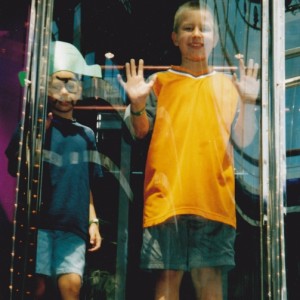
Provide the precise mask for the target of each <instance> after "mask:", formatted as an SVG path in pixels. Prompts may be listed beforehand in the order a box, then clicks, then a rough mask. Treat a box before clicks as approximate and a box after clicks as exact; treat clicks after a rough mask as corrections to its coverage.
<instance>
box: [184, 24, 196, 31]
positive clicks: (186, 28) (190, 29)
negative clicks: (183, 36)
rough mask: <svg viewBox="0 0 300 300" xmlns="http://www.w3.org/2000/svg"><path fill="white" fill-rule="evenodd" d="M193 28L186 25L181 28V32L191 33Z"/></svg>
mask: <svg viewBox="0 0 300 300" xmlns="http://www.w3.org/2000/svg"><path fill="white" fill-rule="evenodd" d="M193 29H194V27H193V26H191V25H186V26H183V30H184V31H193Z"/></svg>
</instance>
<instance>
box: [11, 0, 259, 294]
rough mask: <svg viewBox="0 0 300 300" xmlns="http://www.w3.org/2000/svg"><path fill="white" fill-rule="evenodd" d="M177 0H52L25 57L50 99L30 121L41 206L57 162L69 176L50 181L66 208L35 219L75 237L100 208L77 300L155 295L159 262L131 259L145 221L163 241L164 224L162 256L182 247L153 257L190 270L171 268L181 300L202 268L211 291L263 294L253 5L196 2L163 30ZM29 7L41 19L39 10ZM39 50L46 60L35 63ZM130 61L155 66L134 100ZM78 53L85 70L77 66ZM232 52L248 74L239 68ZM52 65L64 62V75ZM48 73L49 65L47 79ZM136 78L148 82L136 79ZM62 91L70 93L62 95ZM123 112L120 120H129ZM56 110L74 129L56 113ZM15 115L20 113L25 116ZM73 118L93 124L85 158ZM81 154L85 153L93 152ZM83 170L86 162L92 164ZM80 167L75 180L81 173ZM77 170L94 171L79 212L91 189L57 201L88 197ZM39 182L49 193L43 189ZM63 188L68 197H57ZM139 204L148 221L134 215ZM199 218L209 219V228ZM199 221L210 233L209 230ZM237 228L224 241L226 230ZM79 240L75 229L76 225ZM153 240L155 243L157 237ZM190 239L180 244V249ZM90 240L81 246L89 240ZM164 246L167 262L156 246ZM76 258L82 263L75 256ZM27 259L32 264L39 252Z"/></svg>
mask: <svg viewBox="0 0 300 300" xmlns="http://www.w3.org/2000/svg"><path fill="white" fill-rule="evenodd" d="M183 3H184V1H176V2H174V1H172V2H170V1H168V2H167V1H158V0H156V1H154V0H152V1H138V0H135V1H133V0H132V1H126V0H122V1H120V0H114V1H113V0H105V1H100V2H99V1H96V0H94V1H75V0H74V1H68V2H66V1H59V0H56V1H54V6H53V15H52V16H51V25H50V26H49V27H50V28H47V29H49V31H50V40H51V41H50V43H49V45H48V44H47V41H46V40H43V38H42V40H41V41H39V40H38V39H35V41H34V43H33V44H34V45H36V46H37V48H38V49H39V47H41V48H40V49H42V50H41V52H40V53H39V54H35V58H36V59H37V65H40V66H42V67H41V68H42V70H41V73H42V71H45V68H46V66H47V67H48V70H47V72H46V73H47V75H49V76H52V77H51V78H50V79H49V81H47V80H46V81H45V84H44V85H43V87H41V86H39V87H37V89H38V90H39V89H40V90H41V89H43V90H44V91H45V89H46V90H47V93H48V95H49V96H51V97H52V99H47V101H46V102H47V103H44V104H45V106H43V112H42V113H44V114H45V115H44V117H45V118H44V119H43V121H41V122H42V124H44V125H43V126H45V136H44V137H43V141H42V145H43V154H42V157H43V160H44V164H43V169H42V171H43V172H42V179H43V180H42V183H41V188H42V192H41V194H40V195H41V199H42V200H41V201H42V203H40V204H41V206H40V212H39V214H40V216H44V214H43V213H45V211H46V210H45V203H50V202H51V201H54V199H55V198H54V197H53V198H51V193H52V191H53V190H54V187H56V186H54V184H53V185H52V186H50V187H49V186H47V184H48V182H53V181H54V180H56V182H55V183H56V184H61V183H62V181H63V178H66V177H64V176H65V174H66V173H65V172H71V173H69V178H67V179H68V181H66V182H68V184H67V183H65V185H64V184H63V185H62V186H61V189H60V190H59V195H58V196H57V198H58V197H60V198H61V202H60V203H64V205H63V206H62V207H60V209H61V210H60V211H58V208H57V207H56V208H55V207H50V208H49V207H48V209H49V210H48V212H49V211H51V209H54V208H55V209H57V210H56V212H55V213H53V215H55V217H56V218H55V222H54V221H53V222H51V224H49V223H50V222H45V221H46V217H45V219H42V221H43V224H44V225H43V226H44V229H50V230H54V229H55V230H62V231H71V232H72V233H74V234H75V235H76V236H78V232H76V230H75V231H74V229H75V228H77V225H78V219H77V218H75V217H79V219H81V217H82V218H85V219H86V220H85V221H84V222H86V223H87V222H88V219H89V220H93V219H95V217H96V216H97V218H99V223H100V232H101V237H102V238H103V239H102V244H101V248H100V249H99V250H97V251H94V252H86V255H85V262H86V264H85V268H84V273H83V277H82V279H83V285H82V288H81V291H80V293H81V298H82V299H135V298H140V291H141V290H142V291H143V296H142V298H143V299H145V300H146V299H149V300H150V299H153V297H154V294H155V293H156V287H155V284H156V282H157V280H158V278H159V277H158V276H157V275H158V274H159V271H158V272H157V270H156V267H155V271H153V272H152V268H150V269H149V270H148V269H147V270H145V269H144V267H145V266H144V267H143V268H142V267H141V260H140V253H141V249H142V243H143V232H144V228H147V231H145V232H147V233H149V234H150V231H149V232H148V229H149V228H153V227H155V228H157V227H163V226H162V225H165V224H167V225H166V227H167V226H168V227H169V228H170V232H171V236H169V238H168V239H167V238H166V237H167V234H166V235H165V236H164V238H162V239H161V241H160V242H162V241H165V242H166V243H165V247H166V249H167V250H166V252H168V251H169V250H170V248H172V249H171V250H173V249H175V247H177V248H180V249H177V250H178V251H179V250H181V251H182V252H185V251H186V252H185V254H184V255H183V254H182V252H181V253H180V255H178V258H177V257H176V258H175V260H173V262H172V263H170V264H169V265H168V267H166V266H164V267H163V268H165V269H167V270H169V269H172V270H173V269H176V270H177V269H179V270H182V271H187V272H184V273H183V272H181V273H180V274H181V275H182V276H183V277H182V283H181V285H180V288H179V289H178V293H179V294H180V297H181V298H180V299H192V298H193V297H195V287H194V283H195V282H193V281H197V282H198V280H199V278H202V276H204V277H205V276H207V275H213V280H212V282H213V288H211V287H209V286H208V285H207V284H206V283H205V284H204V286H205V287H206V290H208V292H210V293H211V292H217V291H220V294H219V295H221V296H220V297H221V298H222V299H231V300H233V299H260V298H261V294H262V287H261V282H262V273H261V270H262V268H261V265H262V262H261V257H260V253H261V244H260V242H261V236H260V234H261V222H260V221H261V220H260V218H261V213H262V212H261V207H262V206H263V205H262V204H261V199H260V183H261V178H260V164H259V161H260V143H261V134H260V113H261V111H260V96H259V94H260V93H259V89H260V84H259V83H260V67H261V28H262V20H261V18H262V14H261V11H262V7H261V4H260V1H234V0H232V1H229V0H228V1H222V2H221V1H217V0H215V1H213V0H210V1H205V3H207V4H208V5H209V7H210V10H207V7H202V6H201V10H200V11H199V8H198V7H196V8H195V7H192V8H185V10H184V12H182V13H181V15H180V17H178V19H177V22H178V26H179V27H178V29H176V30H175V29H174V30H175V31H174V33H173V34H172V31H173V18H174V14H175V12H176V11H177V8H178V6H179V5H181V4H183ZM36 16H40V15H39V13H38V12H36ZM46 19H47V18H46ZM32 22H33V20H31V24H32ZM41 28H43V27H42V26H41V27H40V28H39V29H40V30H41ZM176 28H177V27H176ZM57 42H58V43H57ZM61 42H63V44H60V43H61ZM65 43H67V44H65ZM28 44H30V41H29V42H28ZM53 45H61V46H62V50H61V51H62V52H59V55H57V56H54V57H56V58H55V59H57V60H58V61H59V63H60V64H57V65H56V60H55V59H54V62H53V61H52V57H53V54H52V52H51V51H52V49H53V48H52V47H53ZM48 46H49V48H48ZM55 47H56V46H55ZM59 47H60V46H59ZM74 47H75V48H74ZM67 48H68V54H69V55H71V52H72V53H73V54H74V53H75V52H76V51H77V50H78V51H79V54H78V53H77V54H76V55H75V54H74V56H75V60H74V59H73V60H71V59H70V56H65V53H66V52H65V51H66V49H67ZM38 49H36V50H38ZM54 49H56V48H54ZM76 49H77V50H76ZM48 50H49V58H50V59H49V61H47V60H46V59H45V56H46V55H47V51H48ZM70 51H71V52H70ZM180 51H182V53H184V54H180ZM184 51H187V52H184ZM36 53H38V51H37V52H36ZM199 53H200V54H199ZM73 54H72V55H73ZM81 56H82V57H81ZM131 58H134V59H136V63H137V61H138V59H140V58H142V59H143V60H144V72H143V74H142V75H143V77H144V78H145V79H146V80H147V82H149V81H148V80H151V79H150V77H151V76H153V75H154V74H156V75H157V77H156V80H155V83H154V81H153V82H152V83H153V86H152V89H151V91H152V93H151V94H149V93H148V94H149V95H148V97H147V101H146V102H145V101H144V102H139V103H137V102H136V103H135V100H141V99H140V98H139V99H134V96H132V95H131V96H130V95H129V90H128V85H127V89H126V87H125V89H124V85H125V82H127V83H128V80H129V77H128V75H129V74H128V72H127V74H126V69H125V68H124V65H125V63H126V62H129V60H130V59H131ZM81 59H84V60H85V62H86V64H87V65H88V66H86V65H85V64H83V65H82V64H80V61H81ZM242 59H243V60H244V63H245V67H246V70H244V66H243V65H241V66H240V63H241V60H242ZM252 59H253V61H252ZM249 60H250V64H249ZM252 63H253V64H252ZM255 63H258V65H255ZM251 64H252V65H251ZM62 65H63V66H64V67H62ZM91 65H92V66H93V67H91ZM33 66H34V64H33ZM170 67H171V69H170ZM256 68H257V69H256ZM253 69H254V72H253ZM56 71H60V72H61V71H64V72H65V71H71V72H72V75H70V74H69V73H56ZM100 72H101V76H100ZM256 72H257V74H256ZM73 73H75V74H76V76H73V75H74V74H73ZM157 73H158V74H157ZM53 74H56V75H55V76H54V77H53ZM235 74H236V79H235V80H234V78H235V77H234V76H235ZM77 75H80V76H77ZM118 75H121V77H122V80H123V84H120V82H119V80H118ZM133 75H134V72H133ZM41 76H42V74H41ZM68 76H69V77H68ZM164 76H166V77H164ZM38 78H39V77H38ZM43 79H45V78H43ZM41 80H42V79H41ZM80 81H82V95H80V96H81V97H80V100H78V102H76V105H75V106H74V112H72V110H73V107H70V102H71V103H72V101H75V100H77V98H74V97H77V93H78V92H79V91H80V84H79V82H80ZM141 84H142V86H143V87H145V85H147V83H145V82H144V80H142V82H141ZM170 86H172V89H171V88H170ZM135 88H136V87H135ZM165 89H166V90H165ZM62 91H64V93H65V94H66V95H68V96H64V95H61V94H63V92H62ZM149 91H150V89H148V92H149ZM146 94H147V93H146ZM70 95H71V96H70ZM68 97H69V98H68ZM141 98H142V97H141ZM53 99H54V100H53ZM48 100H49V101H50V102H48ZM156 101H157V104H156ZM49 103H50V104H49ZM130 103H131V104H130ZM146 103H147V104H146ZM153 103H154V104H153ZM72 104H75V103H72ZM129 104H130V106H129ZM136 104H137V105H136ZM145 104H146V108H145V109H144V106H145ZM33 105H36V103H33ZM36 108H37V110H38V109H39V108H40V106H39V105H37V106H36ZM67 108H70V111H67ZM50 109H52V113H53V114H56V115H57V116H54V118H53V119H52V121H51V122H54V123H51V124H52V125H51V126H52V131H48V130H49V128H51V127H49V128H47V126H48V125H47V124H48V123H47V122H46V116H47V114H48V112H49V110H50ZM130 110H131V112H130ZM38 112H40V111H39V110H38ZM72 113H73V114H72ZM126 113H128V114H129V113H130V115H131V116H129V118H126ZM146 115H147V116H148V117H149V119H150V120H152V121H153V127H152V126H151V125H150V131H149V135H148V133H147V135H146V136H145V137H143V138H141V139H139V138H138V139H136V138H135V137H134V135H133V133H134V132H133V131H132V130H131V129H132V128H131V127H130V124H131V121H132V122H135V120H137V122H139V121H138V120H142V119H143V118H145V117H146ZM34 116H35V114H34ZM66 116H67V118H68V119H70V120H69V121H70V122H71V123H72V125H70V124H69V123H70V122H69V123H66V122H65V120H61V117H62V118H63V119H64V118H65V117H66ZM154 116H155V117H154ZM30 117H31V116H30ZM151 117H152V118H151ZM25 119H30V118H29V116H27V115H26V116H25ZM75 119H76V120H75ZM37 122H38V121H37ZM63 122H64V123H63ZM77 123H80V124H82V125H84V126H88V127H90V128H91V129H92V131H93V133H94V135H95V142H96V147H97V149H95V148H93V147H92V146H91V145H90V144H93V138H92V137H89V139H88V141H89V148H88V151H87V152H88V155H87V154H86V152H84V151H82V147H81V148H80V147H79V146H78V145H81V146H82V144H81V142H82V139H83V138H82V136H83V135H84V138H85V139H87V137H86V135H89V134H90V133H91V132H90V131H88V130H87V129H85V131H84V133H83V134H82V135H81V136H77V135H80V134H78V132H77V131H75V129H74V132H73V131H72V130H73V126H78V127H80V125H79V124H77ZM74 124H75V125H74ZM178 124H179V125H178ZM128 126H129V127H128ZM53 128H54V129H55V130H57V132H56V134H59V137H60V139H61V140H64V138H66V137H67V138H68V139H70V140H72V137H73V136H72V135H76V137H77V140H76V141H75V143H74V145H76V146H78V147H79V148H76V149H75V150H74V149H73V148H72V146H73V144H72V143H73V142H70V144H69V143H68V145H67V146H66V144H64V146H62V147H60V146H59V144H55V143H53V144H51V138H52V142H53V139H54V138H58V137H57V136H55V137H54V133H53V130H54V129H53ZM76 128H77V127H76ZM80 128H81V127H80ZM71 129H72V130H71ZM77 129H78V128H77ZM49 132H50V133H49ZM136 133H137V132H136ZM143 134H144V133H143ZM50 136H51V138H50ZM156 138H157V139H158V142H157V143H155V139H156ZM50 145H51V146H50ZM71 145H72V146H71ZM67 147H68V148H67ZM91 150H94V151H93V152H92V154H93V155H91V156H90V155H89V154H90V152H91ZM152 159H153V164H152V165H151V164H149V161H150V160H152ZM66 161H68V163H66ZM86 162H88V163H92V164H95V165H96V166H99V162H100V164H101V167H102V172H103V176H102V177H98V176H95V177H93V176H91V174H86V175H87V176H86V178H84V176H82V175H83V174H85V173H83V172H86V169H81V171H80V172H78V169H77V167H76V166H77V165H80V163H86ZM85 166H86V165H85ZM89 167H90V166H89ZM94 168H95V166H94V165H93V169H92V171H95V169H94ZM71 170H73V172H72V171H71ZM89 171H90V169H89ZM95 172H96V171H95ZM78 173H80V175H81V176H82V177H78V176H77V175H78ZM150 173H151V175H149V174H150ZM76 174H77V175H76ZM71 175H72V176H71ZM89 175H90V177H88V176H89ZM87 178H89V179H90V180H91V179H92V178H93V181H91V182H93V186H92V188H91V189H92V191H93V197H94V206H95V210H96V214H95V215H94V214H91V215H90V217H89V218H88V219H87V218H86V216H87V206H86V205H87V203H88V200H89V199H86V201H83V202H84V203H83V202H82V203H81V204H80V205H75V204H74V203H73V204H71V206H68V204H67V203H70V200H71V199H77V200H78V198H81V199H80V200H82V199H83V197H86V193H85V194H83V193H84V191H85V192H86V190H87V189H89V187H88V185H89V183H90V182H89V180H87ZM66 186H67V188H65V187H66ZM45 187H47V188H51V190H50V189H49V190H48V193H45ZM49 191H50V192H49ZM74 191H75V192H74ZM153 191H155V192H153ZM62 193H65V194H66V195H67V196H65V198H63V197H61V196H62ZM81 193H82V194H81ZM157 194H158V196H157ZM78 195H83V196H82V197H81V196H80V197H77V196H78ZM148 196H149V197H148ZM151 197H153V198H154V199H155V201H162V202H164V203H168V204H167V205H165V206H168V207H170V209H168V210H165V211H164V210H163V205H162V207H156V203H155V201H154V202H152V203H150V202H149V201H151V200H149V199H150V198H151ZM46 201H49V202H46ZM185 202H187V203H185ZM146 203H147V204H146ZM148 203H150V204H149V205H148ZM47 205H48V204H47ZM46 208H47V206H46ZM75 208H76V209H77V210H76V211H75ZM146 208H147V209H148V210H147V212H148V213H149V217H147V218H146V217H144V216H143V211H144V210H145V211H146ZM74 211H75V213H73V215H74V216H73V217H74V220H76V222H74V223H72V224H70V223H68V224H67V225H66V223H62V222H61V221H62V220H65V218H66V216H69V215H71V214H72V212H74ZM153 211H154V212H153ZM53 215H52V216H53ZM48 217H49V215H48ZM52 220H53V219H52ZM207 223H208V224H209V225H208V224H207ZM57 224H60V225H59V226H66V227H59V226H57ZM71 225H72V226H71ZM86 225H87V224H86ZM203 225H204V230H202V226H203ZM90 226H95V224H94V223H93V224H92V225H90ZM143 226H144V228H143ZM209 226H211V228H213V229H206V228H209ZM86 227H87V226H86ZM94 228H95V227H94ZM220 228H221V229H220ZM151 230H152V229H151ZM209 230H211V231H212V232H206V231H209ZM200 231H201V232H200ZM202 231H204V233H203V232H202ZM217 231H220V233H218V234H217ZM179 232H180V234H179ZM183 233H184V235H183ZM151 234H154V232H152V231H151ZM203 234H205V238H206V239H207V240H208V242H207V245H204V246H203V245H202V244H201V242H202V240H203V239H204V238H202V235H203ZM235 234H236V238H235V239H234V238H233V237H232V235H233V236H234V235H235ZM145 235H146V234H145ZM189 235H194V236H198V235H200V237H201V238H200V239H198V241H197V243H198V245H197V246H196V247H195V248H197V249H196V250H195V249H194V247H193V243H194V242H195V241H193V240H192V241H189V242H187V241H185V242H184V243H183V242H182V241H181V240H179V238H182V237H184V238H185V239H188V238H189ZM223 235H226V238H224V236H223ZM79 236H80V238H81V239H82V235H80V234H79ZM175 240H176V241H178V244H177V245H175V243H174V246H173V244H171V243H173V242H174V241H175ZM160 242H159V240H158V239H157V240H156V242H155V243H156V244H157V245H158V244H160ZM227 242H228V243H227ZM39 243H40V242H39V241H38V245H39ZM180 243H182V246H181V244H180ZM195 243H196V242H195ZM221 243H222V244H223V248H224V249H221V250H220V249H218V247H216V246H218V245H219V244H221ZM16 245H17V247H20V245H19V244H18V243H16ZM187 245H190V247H189V248H187V249H186V246H187ZM228 245H229V246H228ZM31 246H32V245H31ZM159 246H160V245H159ZM170 246H171V247H170ZM87 247H90V245H89V240H87ZM226 247H229V254H228V258H227V255H226V254H224V252H226V251H227V248H226ZM214 248H216V249H214ZM231 248H232V249H231ZM30 249H31V250H30V251H29V252H30V253H31V252H32V253H33V252H34V251H35V248H34V249H33V248H30ZM143 249H144V248H143ZM157 249H159V251H162V250H161V249H160V248H155V249H152V251H154V250H155V251H156V250H157ZM147 251H149V249H147ZM198 251H200V252H201V254H199V252H198ZM202 251H204V252H202ZM222 251H223V252H222ZM74 252H76V251H74ZM214 252H215V253H214ZM210 254H212V256H213V257H211V256H210ZM202 255H204V256H203V257H202ZM161 256H162V258H161V259H163V260H164V259H165V256H164V255H161ZM190 256H191V259H190ZM168 258H169V257H168ZM42 260H43V259H42ZM189 260H191V261H189ZM187 261H188V263H187ZM52 262H53V261H52ZM78 262H79V259H78V260H76V265H77V263H78ZM28 263H29V262H28ZM31 263H32V261H31ZM34 263H36V264H37V265H40V261H39V259H37V260H36V261H34ZM175 263H176V265H173V264H175ZM31 266H32V265H31ZM27 267H28V266H27ZM159 268H162V266H161V265H160V267H159ZM191 269H193V272H192V274H193V275H192V276H191V272H189V271H190V270H191ZM198 269H200V270H203V269H204V273H203V274H202V273H201V272H196V271H195V270H197V271H199V270H198ZM228 269H230V271H229V272H227V271H228ZM26 270H27V269H26ZM177 274H178V273H177ZM181 275H180V276H181ZM192 278H194V280H193V279H192ZM195 278H197V279H195ZM137 286H138V287H139V289H137ZM48 288H49V290H47V293H54V294H56V293H57V292H58V291H57V290H56V289H55V288H53V285H52V284H50V281H49V286H48ZM167 290H169V291H172V292H175V293H176V291H177V290H176V286H175V285H174V282H168V284H167ZM162 291H163V292H165V291H164V289H162ZM30 296H31V295H30ZM172 297H173V298H174V296H172Z"/></svg>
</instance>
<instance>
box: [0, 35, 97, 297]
mask: <svg viewBox="0 0 300 300" xmlns="http://www.w3.org/2000/svg"><path fill="white" fill-rule="evenodd" d="M81 75H86V76H93V77H101V69H100V66H97V65H93V66H89V65H87V64H86V63H85V60H84V58H83V57H82V55H81V53H80V52H79V51H78V49H77V48H76V47H74V46H73V45H71V44H69V43H65V42H60V41H56V42H53V43H51V47H50V56H49V84H48V108H49V114H48V118H47V120H46V133H45V139H44V147H43V162H44V164H43V178H42V193H41V201H40V203H41V205H40V213H39V221H38V234H37V256H36V278H37V286H36V290H35V299H44V298H43V297H45V296H46V295H47V297H49V294H48V293H49V291H50V289H48V287H49V284H50V283H52V280H53V279H54V283H55V287H57V290H58V292H59V295H60V297H61V299H68V300H71V299H79V298H80V289H81V285H82V278H83V272H84V267H85V255H86V248H87V247H88V251H96V250H98V249H99V248H100V246H101V240H102V239H101V235H100V232H99V221H98V219H97V217H96V211H95V207H94V203H93V193H92V191H93V190H94V188H95V182H96V181H97V179H98V178H101V177H102V170H101V166H100V161H99V159H98V157H99V156H98V155H97V154H98V151H97V146H96V141H95V135H94V132H93V130H92V129H91V128H89V127H86V126H84V125H82V124H80V123H78V122H77V121H76V120H75V119H74V118H73V109H74V106H75V105H76V102H77V101H78V100H79V99H80V98H81V94H82V86H81V81H80V76H81ZM19 139H20V134H19V130H17V131H16V134H15V135H14V136H13V138H12V140H11V142H10V143H9V145H8V147H7V149H6V155H7V157H8V162H9V167H8V171H9V172H10V174H11V175H13V176H16V172H17V168H16V166H17V164H16V153H17V152H18V145H19Z"/></svg>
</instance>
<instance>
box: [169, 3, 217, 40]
mask: <svg viewBox="0 0 300 300" xmlns="http://www.w3.org/2000/svg"><path fill="white" fill-rule="evenodd" d="M187 10H205V11H208V12H209V13H210V14H211V16H212V18H213V20H214V33H215V34H216V35H217V36H218V24H217V21H216V19H215V17H214V13H213V12H212V10H211V8H210V7H209V5H208V4H207V3H206V2H204V1H202V0H198V1H188V2H186V3H184V4H182V5H180V6H179V7H178V9H177V11H176V13H175V16H174V23H173V31H174V32H176V33H177V32H178V29H179V26H180V23H181V16H182V14H183V13H184V12H185V11H187Z"/></svg>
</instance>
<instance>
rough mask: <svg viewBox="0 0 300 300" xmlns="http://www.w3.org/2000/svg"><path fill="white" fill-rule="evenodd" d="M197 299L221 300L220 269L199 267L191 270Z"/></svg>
mask: <svg viewBox="0 0 300 300" xmlns="http://www.w3.org/2000/svg"><path fill="white" fill-rule="evenodd" d="M191 276H192V281H193V284H194V287H195V292H196V299H197V300H222V297H223V296H222V271H221V270H220V269H219V268H201V269H193V270H192V271H191Z"/></svg>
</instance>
